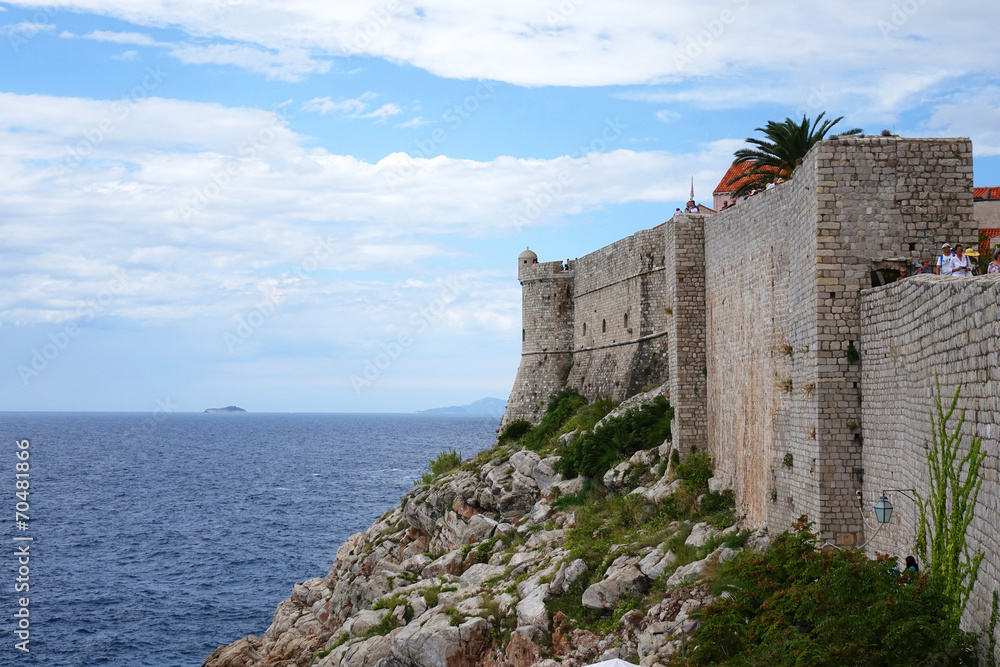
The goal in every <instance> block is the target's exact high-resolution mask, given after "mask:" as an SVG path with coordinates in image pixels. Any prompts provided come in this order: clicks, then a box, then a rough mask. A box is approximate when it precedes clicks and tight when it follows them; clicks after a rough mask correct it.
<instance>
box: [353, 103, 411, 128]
mask: <svg viewBox="0 0 1000 667" xmlns="http://www.w3.org/2000/svg"><path fill="white" fill-rule="evenodd" d="M401 113H403V110H402V109H400V108H399V107H398V106H396V105H395V104H393V103H391V102H390V103H389V104H383V105H382V106H380V107H379V108H378V109H375V110H374V111H371V112H369V113H366V114H362V115H361V116H359V118H377V119H378V120H379V121H381V122H383V123H384V122H385V120H386V118H390V117H392V116H397V115H399V114H401Z"/></svg>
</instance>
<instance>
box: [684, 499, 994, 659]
mask: <svg viewBox="0 0 1000 667" xmlns="http://www.w3.org/2000/svg"><path fill="white" fill-rule="evenodd" d="M795 527H796V530H795V532H792V533H783V534H781V535H779V536H778V537H777V538H776V539H775V540H774V542H773V543H772V544H771V546H770V547H769V548H768V550H767V552H766V553H764V554H756V553H752V552H746V553H744V554H741V555H740V556H739V557H738V558H736V559H735V560H733V561H730V562H729V563H726V564H724V565H723V566H722V569H721V571H720V577H719V581H721V582H725V583H727V584H728V587H727V590H728V591H729V593H730V595H729V596H727V597H720V598H717V599H716V601H715V602H713V603H712V604H711V605H710V606H709V607H707V608H705V609H704V610H703V611H702V612H700V614H698V615H699V616H700V617H701V619H702V621H703V623H702V625H701V627H700V628H699V629H698V630H696V631H695V633H694V636H693V644H694V645H695V648H694V650H693V651H692V652H691V654H690V655H689V657H688V662H686V663H683V664H688V665H694V666H701V665H724V666H727V667H750V666H751V665H789V666H791V665H810V666H815V667H841V666H842V665H867V666H872V667H875V666H880V667H881V666H884V667H889V666H892V665H978V664H979V663H978V658H977V657H976V639H977V638H976V635H974V634H972V633H967V632H961V631H959V630H958V629H957V628H955V627H954V625H952V624H950V623H949V622H948V621H947V619H945V618H944V617H943V616H942V613H941V611H942V609H943V608H944V605H945V598H944V596H943V594H942V589H941V587H940V585H938V584H937V583H936V582H934V581H932V580H930V579H928V578H927V577H926V576H925V575H916V574H914V575H909V574H903V575H900V574H899V573H898V572H896V571H895V570H893V569H892V562H891V561H889V560H886V559H884V558H881V559H877V560H869V559H868V558H867V557H866V556H865V555H864V553H863V552H861V551H859V550H856V549H847V550H830V551H828V552H820V551H817V542H818V540H817V539H816V535H815V534H813V533H812V532H810V530H809V524H806V523H805V521H804V518H803V519H802V520H800V521H799V522H798V523H797V524H796V526H795ZM716 590H717V592H718V588H717V589H716ZM672 664H680V663H676V662H675V663H672Z"/></svg>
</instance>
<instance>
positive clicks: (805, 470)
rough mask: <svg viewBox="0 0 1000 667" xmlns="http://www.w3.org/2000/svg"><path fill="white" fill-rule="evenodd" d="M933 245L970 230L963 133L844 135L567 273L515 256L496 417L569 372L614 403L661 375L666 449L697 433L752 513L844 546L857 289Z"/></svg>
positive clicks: (511, 414) (857, 396)
mask: <svg viewBox="0 0 1000 667" xmlns="http://www.w3.org/2000/svg"><path fill="white" fill-rule="evenodd" d="M945 240H947V241H950V242H952V243H955V242H962V243H965V244H968V245H972V244H974V243H975V242H976V240H977V225H976V221H975V219H974V215H973V206H972V147H971V143H970V142H969V141H968V140H967V139H903V138H899V137H841V138H839V139H834V140H828V141H824V142H821V143H819V144H817V145H816V146H815V147H814V148H813V149H812V151H810V153H809V155H807V156H806V158H805V159H804V161H803V163H802V164H801V165H800V166H799V167H798V168H797V169H796V171H795V174H794V178H793V179H792V180H790V181H789V182H787V183H783V184H780V185H778V186H777V187H774V188H772V189H770V190H767V191H765V192H763V193H761V194H759V195H757V196H755V197H753V198H751V199H749V200H748V201H744V202H741V203H740V205H739V206H737V207H735V208H733V209H729V210H727V211H724V212H721V213H718V214H715V215H703V216H702V215H696V216H684V215H682V216H676V217H675V218H674V219H673V220H672V221H670V222H668V223H666V224H665V225H662V226H660V227H658V228H654V229H651V230H646V231H643V232H639V233H637V234H635V235H633V236H631V237H629V238H626V239H623V240H622V241H619V242H617V243H614V244H612V245H610V246H608V247H606V248H602V249H601V250H598V251H596V252H594V253H591V254H590V255H587V256H586V257H583V258H580V259H579V260H576V261H574V262H572V263H571V266H570V268H569V270H563V267H562V264H561V263H559V262H550V263H547V264H532V265H524V266H521V267H520V268H519V278H520V279H521V282H522V285H523V286H524V311H525V314H524V321H525V333H524V336H525V343H524V354H523V356H522V361H521V366H520V369H519V371H518V377H517V380H516V381H515V386H514V390H513V392H512V394H511V399H510V407H509V408H508V411H507V414H506V415H505V422H507V421H509V420H510V419H514V418H518V417H523V418H527V419H531V420H532V421H537V420H538V419H539V418H540V417H541V414H542V412H543V411H544V407H545V403H546V401H547V398H548V396H549V395H550V394H551V393H553V392H554V391H556V390H558V389H559V388H561V387H562V386H564V384H565V383H566V381H567V380H568V382H569V384H571V385H572V386H575V387H578V388H579V389H580V390H581V392H582V393H583V394H584V395H586V396H587V397H588V398H594V397H595V396H598V395H610V396H612V397H614V398H619V399H620V398H623V397H625V396H627V395H629V394H631V393H634V392H635V391H637V390H638V389H639V388H640V387H641V386H643V385H644V384H652V383H653V382H661V383H662V382H663V381H664V380H665V379H666V378H667V377H670V378H671V379H672V382H671V397H670V398H671V402H672V403H673V404H674V407H675V417H676V420H677V421H676V424H675V429H676V436H677V439H676V442H677V444H678V445H679V446H681V447H682V449H689V448H690V446H691V445H695V444H699V443H705V444H707V446H708V449H709V451H710V452H711V454H712V455H713V457H714V458H715V459H716V464H717V469H718V472H719V474H721V475H722V476H724V477H728V478H729V479H728V481H729V482H730V483H731V485H732V487H733V489H734V490H735V492H736V498H737V503H738V505H739V507H740V509H742V510H743V511H744V512H745V513H746V515H747V518H748V520H749V521H750V522H751V523H753V524H767V525H769V526H770V527H771V528H773V529H774V530H784V529H785V528H787V526H788V525H789V523H790V522H791V521H792V520H794V519H795V518H797V517H798V516H799V515H801V514H806V515H808V516H809V518H810V519H812V520H813V521H815V522H816V523H817V526H818V528H819V530H820V532H821V534H822V535H823V536H824V538H825V539H828V540H833V541H835V542H836V543H837V544H840V545H845V546H846V545H853V544H857V543H858V539H859V538H860V537H861V536H862V534H863V524H862V521H861V518H860V515H859V514H858V511H857V503H856V500H855V493H856V491H857V490H859V489H860V486H861V484H862V480H863V477H864V464H863V460H862V459H863V444H864V439H863V432H862V430H861V428H860V426H861V424H862V423H863V420H862V416H861V409H862V406H861V398H862V393H861V386H860V382H861V364H860V363H859V361H858V359H859V357H858V354H859V352H860V353H861V354H863V353H864V345H863V344H862V342H861V315H860V310H859V302H860V294H861V290H862V289H864V288H867V287H870V286H871V285H872V284H876V277H875V273H874V272H875V271H876V270H882V269H893V268H898V267H901V266H904V265H906V264H912V263H913V261H914V260H917V259H923V258H933V257H936V255H937V252H938V248H939V247H940V244H941V242H943V241H945ZM878 281H879V282H880V281H881V277H879V278H878ZM626 317H628V320H627V321H626ZM585 327H586V330H585ZM629 329H631V331H629ZM570 355H572V357H571V356H570ZM570 359H572V363H571V364H570V363H569V361H570Z"/></svg>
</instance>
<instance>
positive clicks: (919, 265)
mask: <svg viewBox="0 0 1000 667" xmlns="http://www.w3.org/2000/svg"><path fill="white" fill-rule="evenodd" d="M918 273H934V272H933V271H931V260H929V259H925V260H923V261H920V262H914V263H913V275H917V274H918Z"/></svg>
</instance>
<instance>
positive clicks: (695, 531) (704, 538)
mask: <svg viewBox="0 0 1000 667" xmlns="http://www.w3.org/2000/svg"><path fill="white" fill-rule="evenodd" d="M720 534H721V533H720V531H719V530H718V529H716V528H714V527H712V526H710V525H709V524H708V523H706V522H704V521H702V522H701V523H696V524H695V525H694V528H692V529H691V534H690V535H688V538H687V539H686V540H684V544H685V545H687V546H689V547H693V548H695V549H700V548H701V547H703V546H705V543H706V542H708V541H709V540H710V539H711V538H713V537H718V536H719V535H720Z"/></svg>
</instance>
